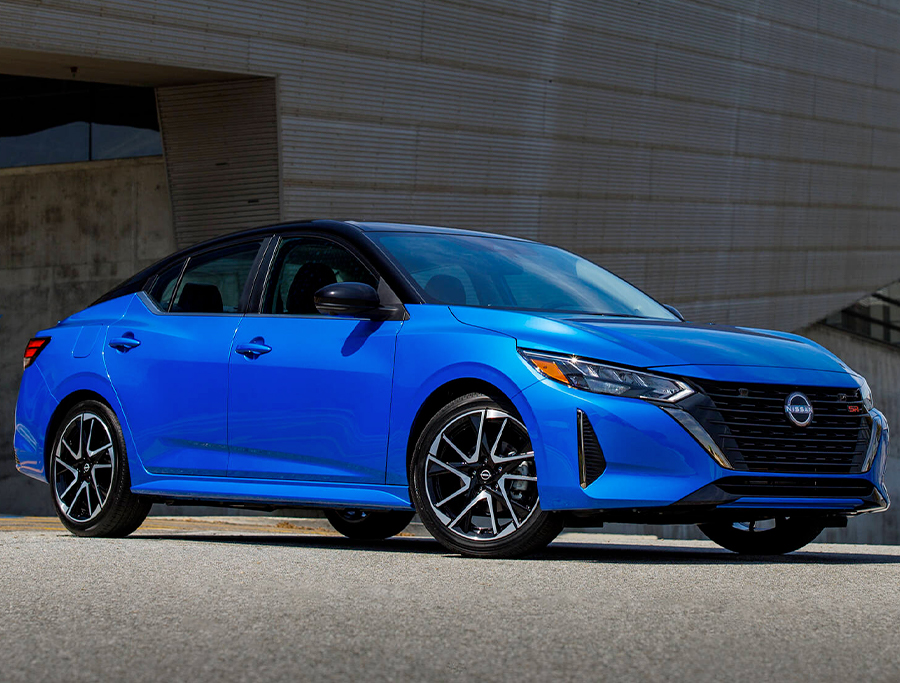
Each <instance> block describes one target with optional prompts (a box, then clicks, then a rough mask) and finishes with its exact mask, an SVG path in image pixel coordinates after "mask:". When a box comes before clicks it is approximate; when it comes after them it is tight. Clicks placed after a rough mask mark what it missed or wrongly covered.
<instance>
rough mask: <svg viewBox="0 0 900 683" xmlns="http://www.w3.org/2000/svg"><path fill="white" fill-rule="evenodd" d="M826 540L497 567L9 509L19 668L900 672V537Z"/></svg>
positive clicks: (862, 676) (209, 677)
mask: <svg viewBox="0 0 900 683" xmlns="http://www.w3.org/2000/svg"><path fill="white" fill-rule="evenodd" d="M810 548H811V550H810V551H808V552H800V553H796V554H794V555H792V556H789V557H787V558H783V559H774V560H755V561H748V560H741V559H739V558H737V557H736V556H734V555H731V554H729V553H726V552H724V551H720V550H717V549H715V547H714V546H713V545H712V544H709V543H704V542H697V541H657V540H654V539H651V538H649V537H639V536H595V535H587V534H569V535H566V536H563V537H561V538H560V539H559V540H558V541H557V542H556V543H554V544H553V545H552V546H551V547H550V548H549V549H548V550H547V551H546V552H545V553H543V554H542V555H540V556H538V557H536V558H534V559H529V560H504V561H487V560H470V559H465V558H461V557H456V556H452V555H448V554H446V553H445V552H443V550H442V549H441V548H440V547H439V546H438V545H437V544H435V543H434V542H433V541H431V540H430V539H427V538H424V537H422V531H421V529H420V528H415V527H413V528H411V535H410V536H408V537H405V538H398V539H395V540H392V541H390V542H387V543H383V544H372V545H358V544H354V543H350V542H347V541H345V540H343V539H342V538H340V537H336V536H334V535H333V533H332V532H329V531H327V527H325V525H324V523H323V522H322V521H320V520H286V519H283V518H262V517H255V518H237V519H236V518H234V517H230V518H217V519H210V518H202V519H174V518H172V519H165V518H153V519H151V520H149V521H148V522H147V523H146V525H145V526H144V527H143V528H142V529H141V530H139V532H138V533H137V534H136V535H135V536H134V537H132V538H129V539H126V540H92V539H78V538H74V537H71V536H68V535H66V534H64V533H62V532H61V531H60V528H59V527H58V525H57V524H56V523H55V522H54V521H51V520H48V519H40V518H37V519H35V518H31V519H29V518H25V519H0V609H2V613H3V617H2V619H0V643H2V650H0V652H2V654H0V680H2V681H29V682H31V681H42V680H54V681H87V680H92V681H93V680H108V681H151V680H152V681H191V682H201V681H219V682H224V681H245V680H246V681H255V680H317V681H318V680H347V679H356V680H365V681H382V680H398V681H399V680H478V681H493V680H517V681H519V680H525V681H530V680H542V681H545V680H553V679H556V680H565V679H571V680H575V679H581V680H609V681H664V680H665V681H672V680H676V681H713V680H716V681H720V680H729V681H768V680H771V681H815V682H816V683H824V682H826V681H842V682H843V681H848V680H864V681H900V548H898V547H886V546H878V547H875V546H846V545H845V546H839V545H814V546H810Z"/></svg>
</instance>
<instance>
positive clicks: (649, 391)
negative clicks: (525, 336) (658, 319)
mask: <svg viewBox="0 0 900 683" xmlns="http://www.w3.org/2000/svg"><path fill="white" fill-rule="evenodd" d="M519 353H520V354H521V356H522V358H524V359H525V360H526V361H528V363H529V365H531V366H532V367H533V368H534V369H535V370H537V371H538V372H539V373H540V374H542V375H544V376H546V377H549V378H550V379H553V380H556V381H557V382H560V383H561V384H565V385H568V386H570V387H574V388H575V389H583V390H584V391H590V392H592V393H595V394H608V395H610V396H625V397H626V398H642V399H646V400H649V401H666V402H668V403H675V402H676V401H680V400H681V399H683V398H687V397H688V396H690V395H691V394H693V393H694V390H693V389H691V388H690V387H689V386H688V385H687V384H685V383H684V382H679V381H678V380H675V379H670V378H668V377H660V376H659V375H652V374H650V373H647V372H638V371H637V370H629V369H627V368H620V367H616V366H614V365H606V364H605V363H598V362H596V361H591V360H585V359H583V358H579V357H578V356H565V355H562V354H556V353H548V352H546V351H530V350H527V349H519Z"/></svg>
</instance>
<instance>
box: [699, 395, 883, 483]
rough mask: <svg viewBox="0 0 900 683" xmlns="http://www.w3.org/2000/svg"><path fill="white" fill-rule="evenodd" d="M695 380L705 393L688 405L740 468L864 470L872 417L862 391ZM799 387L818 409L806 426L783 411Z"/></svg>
mask: <svg viewBox="0 0 900 683" xmlns="http://www.w3.org/2000/svg"><path fill="white" fill-rule="evenodd" d="M695 384H697V385H698V387H699V388H700V389H701V390H702V392H703V394H704V395H705V396H698V397H696V400H691V399H689V401H690V402H691V406H690V407H687V406H686V407H687V408H688V410H689V412H690V413H691V414H692V415H693V416H694V418H696V419H697V421H698V422H700V424H702V425H703V427H704V428H705V429H706V430H707V431H708V432H709V434H710V435H711V436H712V438H713V439H714V440H715V441H716V443H717V444H718V446H719V448H721V449H722V452H723V453H724V454H725V457H727V458H728V460H729V462H731V463H732V465H733V466H734V468H735V469H736V470H743V471H749V472H785V473H804V474H854V473H858V472H860V471H861V469H862V464H863V461H864V460H865V457H866V449H867V447H868V444H869V435H870V430H871V424H872V421H871V418H869V416H868V415H867V413H866V410H865V408H864V407H863V403H862V399H861V397H860V393H859V390H858V389H841V388H823V387H798V386H792V385H771V384H742V383H730V382H728V383H726V382H715V383H713V382H696V381H695ZM795 391H800V392H802V393H804V394H806V396H807V398H809V400H810V403H811V404H812V407H813V419H812V422H811V423H810V424H809V425H808V426H806V427H798V426H796V425H794V424H792V423H791V422H790V420H789V419H788V417H787V415H786V414H785V411H784V403H785V400H786V399H787V397H788V396H789V395H790V394H791V393H793V392H795ZM692 398H693V397H692ZM853 410H856V411H858V412H851V411H853Z"/></svg>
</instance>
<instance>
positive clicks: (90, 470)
mask: <svg viewBox="0 0 900 683" xmlns="http://www.w3.org/2000/svg"><path fill="white" fill-rule="evenodd" d="M116 459H117V458H116V452H115V443H114V442H113V437H112V432H111V431H110V428H109V426H108V425H107V424H106V423H105V422H104V421H103V419H102V418H101V417H100V416H99V415H97V414H95V413H93V412H82V413H79V414H78V415H76V416H74V417H72V418H71V419H70V420H69V421H68V423H67V424H66V425H65V426H64V427H63V429H62V434H61V436H60V438H59V440H58V442H57V444H56V449H55V451H54V453H53V465H52V472H51V477H52V479H51V481H52V482H53V492H54V495H55V496H56V502H57V505H58V507H59V510H60V512H61V513H62V514H63V515H65V517H66V518H68V519H69V520H71V521H73V522H75V523H78V524H85V523H87V522H90V521H91V520H93V519H94V518H95V517H97V515H99V514H100V512H101V511H102V510H103V508H104V506H105V505H106V503H107V501H108V500H109V496H110V493H111V491H112V487H113V482H114V481H115V475H116V471H115V468H116Z"/></svg>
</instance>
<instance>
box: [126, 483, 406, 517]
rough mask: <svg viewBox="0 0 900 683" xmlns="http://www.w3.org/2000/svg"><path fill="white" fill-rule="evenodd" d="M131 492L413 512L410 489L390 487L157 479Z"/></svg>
mask: <svg viewBox="0 0 900 683" xmlns="http://www.w3.org/2000/svg"><path fill="white" fill-rule="evenodd" d="M131 490H132V491H133V492H134V493H136V494H138V495H144V496H153V497H154V498H160V499H163V500H166V501H172V502H176V503H177V502H178V501H180V500H184V501H191V502H196V503H212V504H215V503H219V504H223V505H228V504H235V505H240V506H245V507H253V506H260V507H266V508H268V507H279V506H284V507H304V506H306V507H352V508H370V509H385V510H412V509H413V507H412V503H410V500H409V488H408V487H406V486H389V485H387V484H343V483H337V484H333V483H323V482H298V481H272V480H264V479H238V478H226V477H159V478H157V477H154V478H153V479H152V480H151V481H148V482H144V483H142V484H139V485H138V486H132V488H131Z"/></svg>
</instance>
